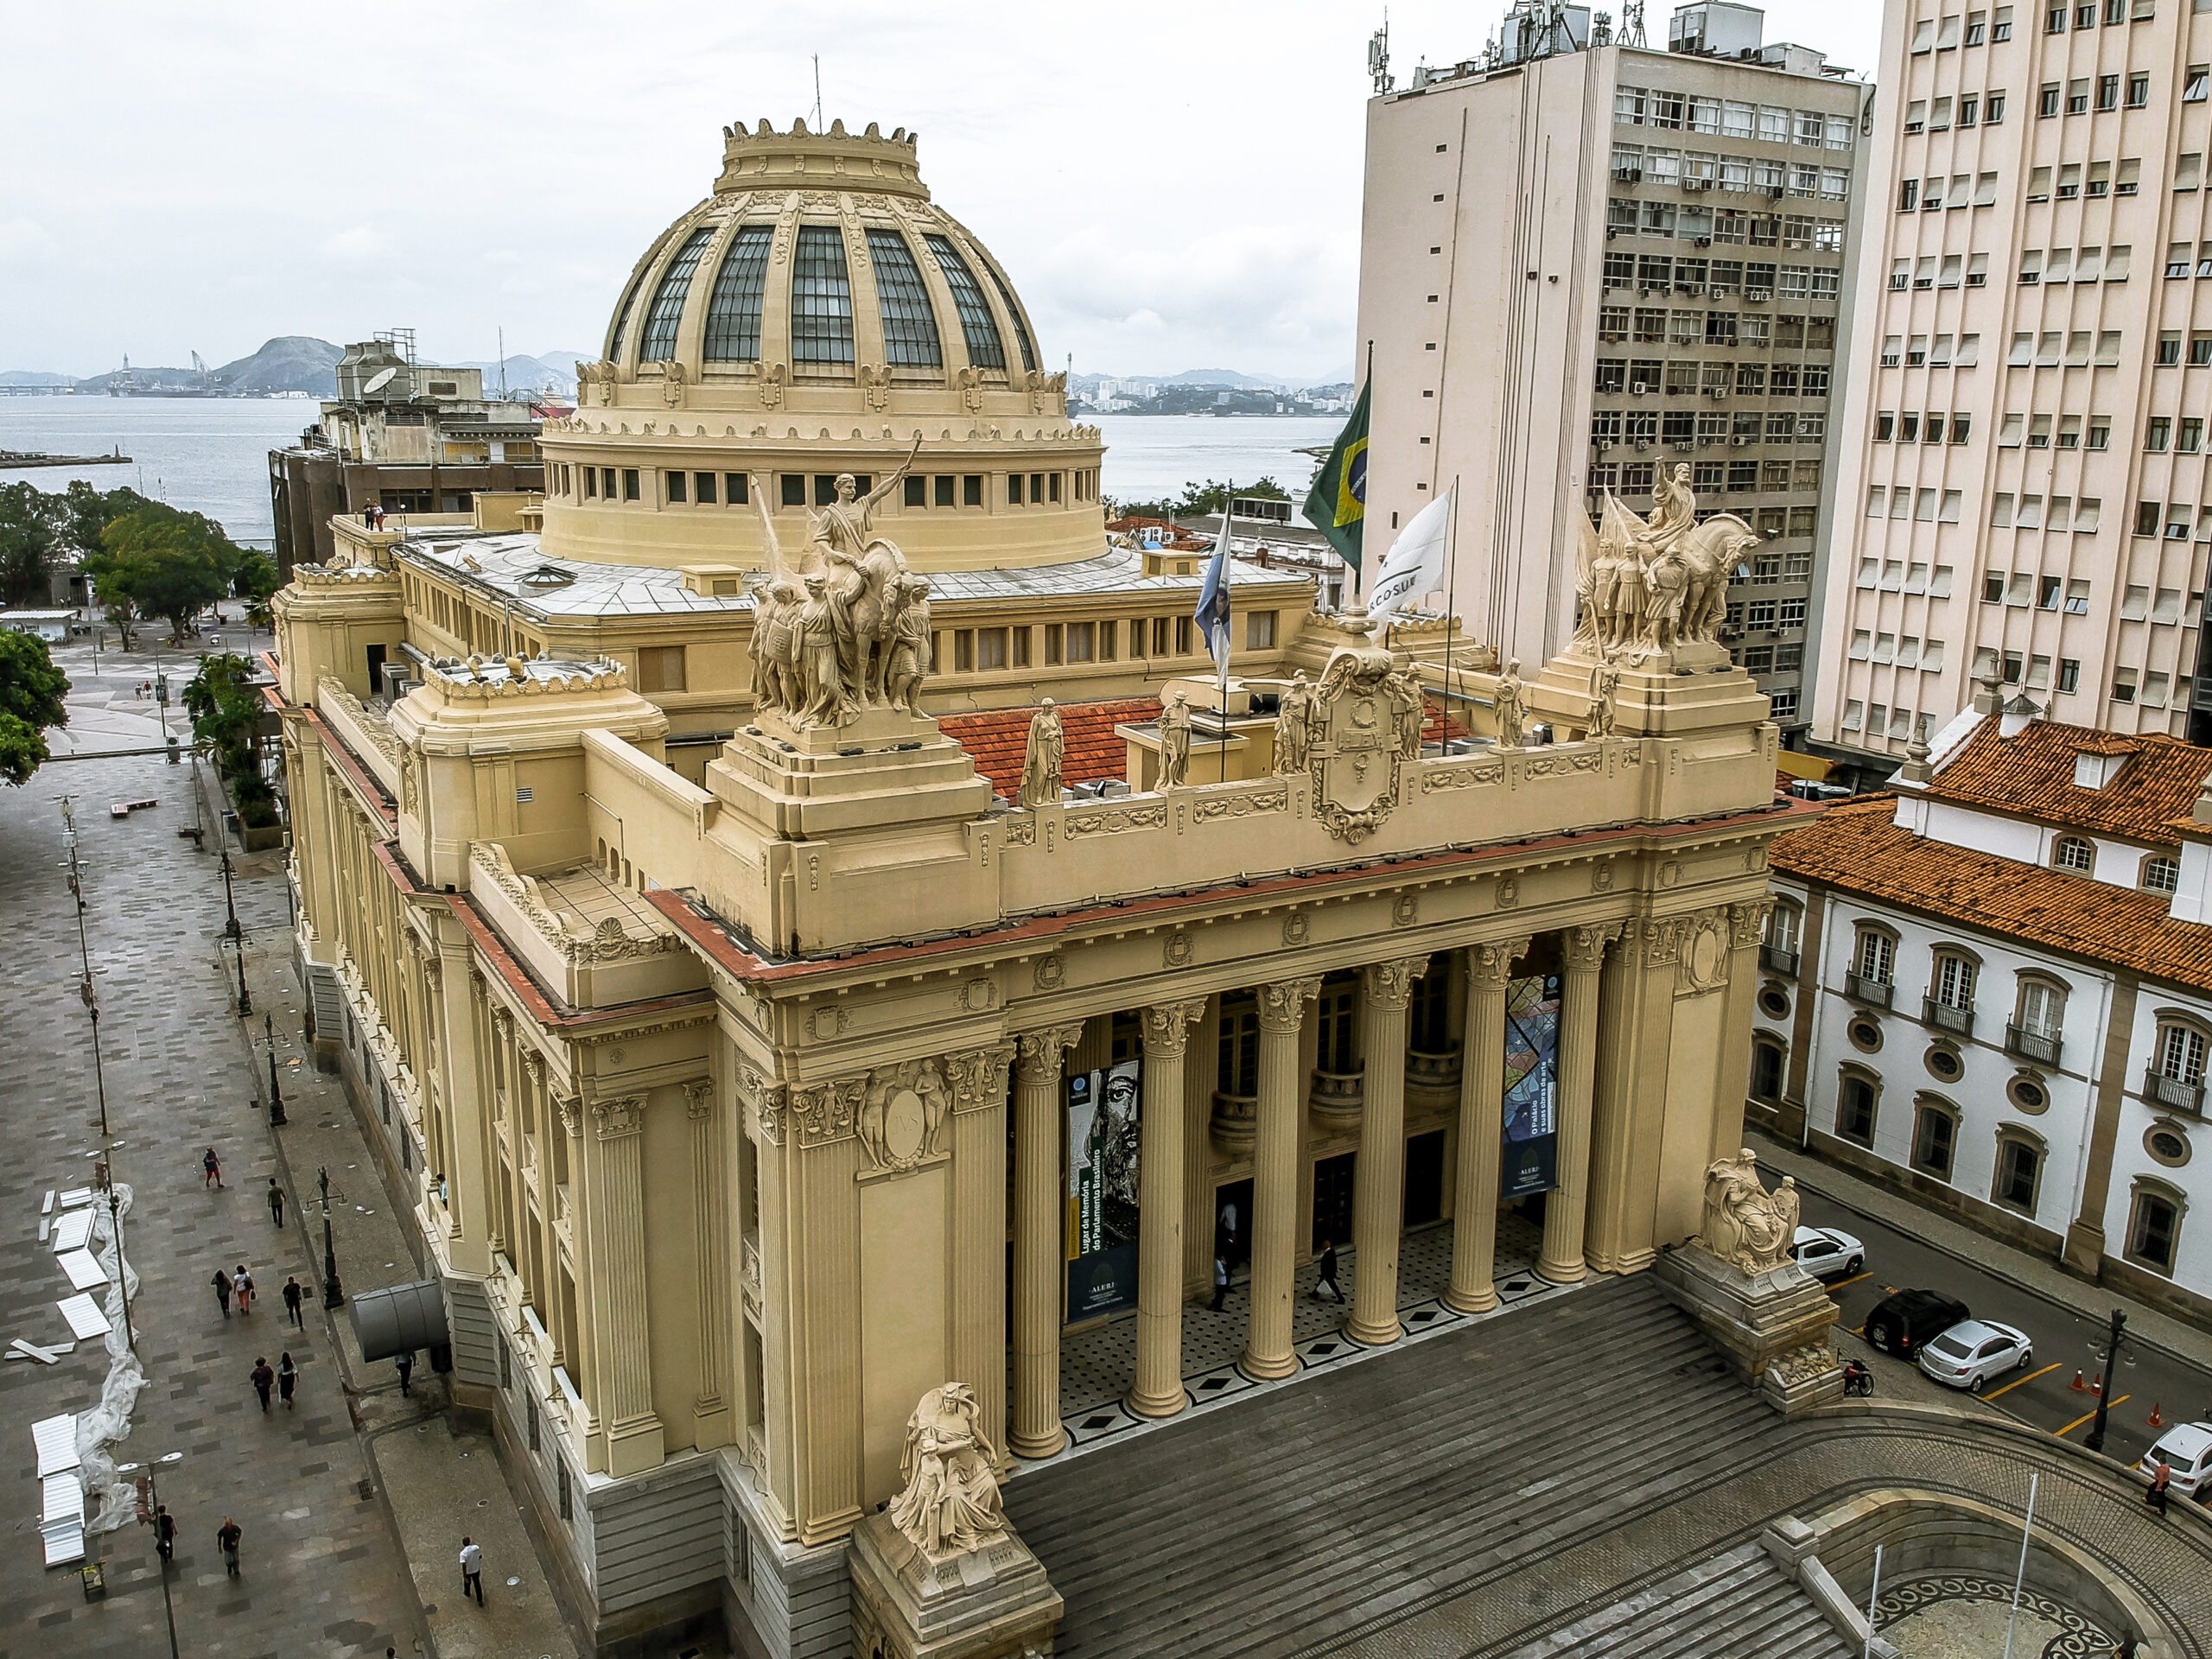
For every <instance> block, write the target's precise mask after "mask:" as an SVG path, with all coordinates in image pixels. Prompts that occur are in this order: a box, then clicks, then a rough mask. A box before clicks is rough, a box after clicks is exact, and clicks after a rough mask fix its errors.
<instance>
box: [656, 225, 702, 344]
mask: <svg viewBox="0 0 2212 1659" xmlns="http://www.w3.org/2000/svg"><path fill="white" fill-rule="evenodd" d="M714 239H715V233H714V232H713V231H712V230H711V229H703V228H702V229H700V230H696V231H694V232H691V234H690V235H689V236H687V237H685V238H683V246H682V247H680V248H678V249H677V251H676V257H675V258H673V259H671V260H670V261H669V262H668V269H667V270H664V271H663V272H662V273H661V279H660V286H659V287H658V289H654V290H653V303H652V309H651V310H649V311H647V312H646V313H645V334H644V335H643V336H642V337H641V338H640V340H639V344H638V361H639V362H640V363H665V362H666V361H667V360H668V359H670V358H671V357H674V356H675V355H676V326H677V324H678V323H680V322H682V321H683V302H684V300H685V299H686V298H687V297H688V296H690V292H691V273H692V272H693V271H695V270H697V269H698V268H699V261H700V260H701V259H702V258H704V257H706V252H707V244H708V243H709V242H711V241H713V240H714Z"/></svg>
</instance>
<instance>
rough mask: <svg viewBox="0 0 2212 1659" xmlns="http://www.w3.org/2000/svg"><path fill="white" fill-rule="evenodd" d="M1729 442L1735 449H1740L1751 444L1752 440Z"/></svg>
mask: <svg viewBox="0 0 2212 1659" xmlns="http://www.w3.org/2000/svg"><path fill="white" fill-rule="evenodd" d="M1728 442H1730V443H1731V444H1732V445H1733V446H1734V447H1735V448H1738V449H1740V448H1743V447H1744V446H1745V444H1747V443H1749V442H1751V440H1750V439H1749V438H1731V439H1729V440H1728Z"/></svg>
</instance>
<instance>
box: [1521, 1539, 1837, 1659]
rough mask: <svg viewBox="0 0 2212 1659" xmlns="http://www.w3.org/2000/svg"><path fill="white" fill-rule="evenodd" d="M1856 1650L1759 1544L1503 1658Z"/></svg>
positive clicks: (1832, 1657) (1805, 1657)
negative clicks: (1838, 1633) (1822, 1615)
mask: <svg viewBox="0 0 2212 1659" xmlns="http://www.w3.org/2000/svg"><path fill="white" fill-rule="evenodd" d="M1853 1653H1854V1650H1853V1649H1852V1647H1851V1646H1850V1645H1849V1644H1848V1643H1846V1642H1845V1641H1844V1640H1843V1638H1842V1637H1840V1636H1838V1635H1837V1634H1836V1632H1835V1630H1834V1626H1832V1625H1830V1624H1828V1623H1827V1621H1826V1620H1825V1619H1823V1618H1821V1615H1820V1613H1819V1611H1818V1610H1816V1609H1815V1607H1814V1605H1813V1604H1812V1602H1811V1600H1810V1599H1808V1598H1807V1597H1806V1596H1805V1595H1804V1594H1803V1592H1801V1591H1800V1590H1799V1589H1798V1587H1797V1586H1796V1583H1795V1582H1794V1581H1792V1580H1791V1579H1790V1578H1789V1575H1788V1574H1787V1573H1784V1572H1783V1570H1782V1569H1781V1568H1780V1567H1777V1566H1776V1565H1775V1563H1774V1561H1773V1560H1772V1559H1771V1558H1770V1557H1769V1556H1768V1554H1767V1553H1766V1552H1765V1551H1764V1550H1763V1549H1761V1548H1759V1547H1758V1545H1757V1544H1756V1543H1751V1544H1742V1545H1739V1546H1738V1547H1737V1548H1734V1549H1732V1550H1727V1551H1725V1552H1723V1553H1722V1554H1718V1555H1715V1556H1713V1557H1712V1558H1711V1559H1709V1560H1703V1561H1700V1562H1699V1563H1698V1564H1697V1565H1696V1566H1694V1567H1688V1568H1687V1569H1685V1570H1684V1571H1682V1572H1680V1573H1674V1574H1672V1575H1671V1576H1669V1577H1668V1578H1665V1579H1662V1580H1660V1581H1659V1582H1658V1583H1656V1584H1654V1585H1651V1586H1648V1587H1646V1588H1645V1589H1643V1590H1641V1591H1639V1592H1636V1593H1635V1594H1633V1595H1629V1596H1624V1597H1622V1598H1621V1599H1619V1600H1618V1601H1615V1602H1613V1603H1612V1604H1611V1605H1608V1606H1605V1607H1601V1608H1599V1609H1598V1610H1597V1611H1594V1612H1591V1613H1588V1614H1586V1615H1585V1616H1583V1617H1582V1618H1578V1619H1576V1620H1575V1621H1574V1622H1573V1624H1565V1625H1561V1626H1560V1628H1558V1629H1557V1630H1551V1631H1549V1632H1548V1633H1546V1634H1545V1635H1544V1636H1542V1637H1538V1638H1537V1639H1536V1640H1535V1641H1532V1642H1526V1643H1521V1644H1519V1645H1518V1646H1516V1647H1514V1648H1512V1649H1509V1650H1508V1651H1507V1652H1506V1653H1504V1654H1503V1655H1501V1656H1499V1659H1570V1656H1571V1659H1772V1656H1775V1655H1781V1654H1786V1655H1789V1656H1790V1659H1853Z"/></svg>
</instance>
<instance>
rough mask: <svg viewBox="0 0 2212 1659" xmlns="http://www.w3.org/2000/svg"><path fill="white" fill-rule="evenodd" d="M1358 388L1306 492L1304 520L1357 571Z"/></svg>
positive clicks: (1361, 480) (1361, 423)
mask: <svg viewBox="0 0 2212 1659" xmlns="http://www.w3.org/2000/svg"><path fill="white" fill-rule="evenodd" d="M1373 384H1374V383H1373V382H1372V381H1370V382H1369V384H1368V385H1364V386H1362V387H1361V388H1360V389H1359V401H1358V402H1357V404H1353V405H1352V410H1351V419H1350V420H1349V421H1346V422H1345V423H1344V430H1343V432H1341V433H1340V434H1338V437H1337V447H1336V448H1334V449H1332V450H1331V451H1330V452H1329V459H1328V461H1326V462H1325V464H1324V465H1323V466H1322V468H1321V470H1320V471H1319V473H1318V474H1315V475H1314V479H1313V488H1312V489H1310V490H1308V491H1307V492H1306V505H1305V509H1304V511H1305V513H1306V523H1308V524H1312V525H1313V528H1314V529H1316V530H1318V531H1320V532H1321V533H1322V534H1323V535H1324V536H1325V537H1328V538H1329V544H1330V545H1331V546H1332V547H1334V548H1335V549H1336V550H1337V551H1338V553H1341V554H1342V555H1343V556H1344V563H1346V564H1348V565H1350V566H1351V568H1352V569H1355V570H1357V569H1359V543H1360V532H1361V531H1362V529H1363V526H1364V525H1365V524H1366V520H1367V394H1368V391H1369V389H1370V387H1371V386H1372V385H1373Z"/></svg>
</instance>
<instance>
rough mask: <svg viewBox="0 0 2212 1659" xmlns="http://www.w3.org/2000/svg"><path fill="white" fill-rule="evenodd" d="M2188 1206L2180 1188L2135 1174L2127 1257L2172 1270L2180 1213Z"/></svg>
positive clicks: (2160, 1270) (2153, 1267) (2158, 1269)
mask: <svg viewBox="0 0 2212 1659" xmlns="http://www.w3.org/2000/svg"><path fill="white" fill-rule="evenodd" d="M2187 1207H2188V1199H2187V1198H2186V1197H2185V1196H2184V1195H2183V1193H2182V1192H2181V1190H2180V1189H2179V1188H2177V1187H2173V1186H2169V1185H2166V1183H2165V1182H2164V1181H2153V1180H2152V1179H2151V1178H2150V1177H2149V1176H2147V1175H2139V1176H2137V1177H2136V1179H2135V1192H2134V1194H2133V1198H2132V1199H2131V1200H2130V1202H2129V1205H2128V1211H2127V1247H2126V1252H2125V1254H2126V1257H2127V1259H2128V1260H2129V1261H2130V1262H2134V1263H2135V1265H2136V1266H2138V1267H2139V1268H2150V1269H2151V1270H2152V1272H2154V1273H2165V1274H2171V1272H2172V1271H2173V1270H2174V1261H2175V1255H2176V1250H2177V1246H2178V1245H2179V1244H2180V1243H2181V1219H2182V1214H2183V1211H2184V1210H2186V1209H2187Z"/></svg>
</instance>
